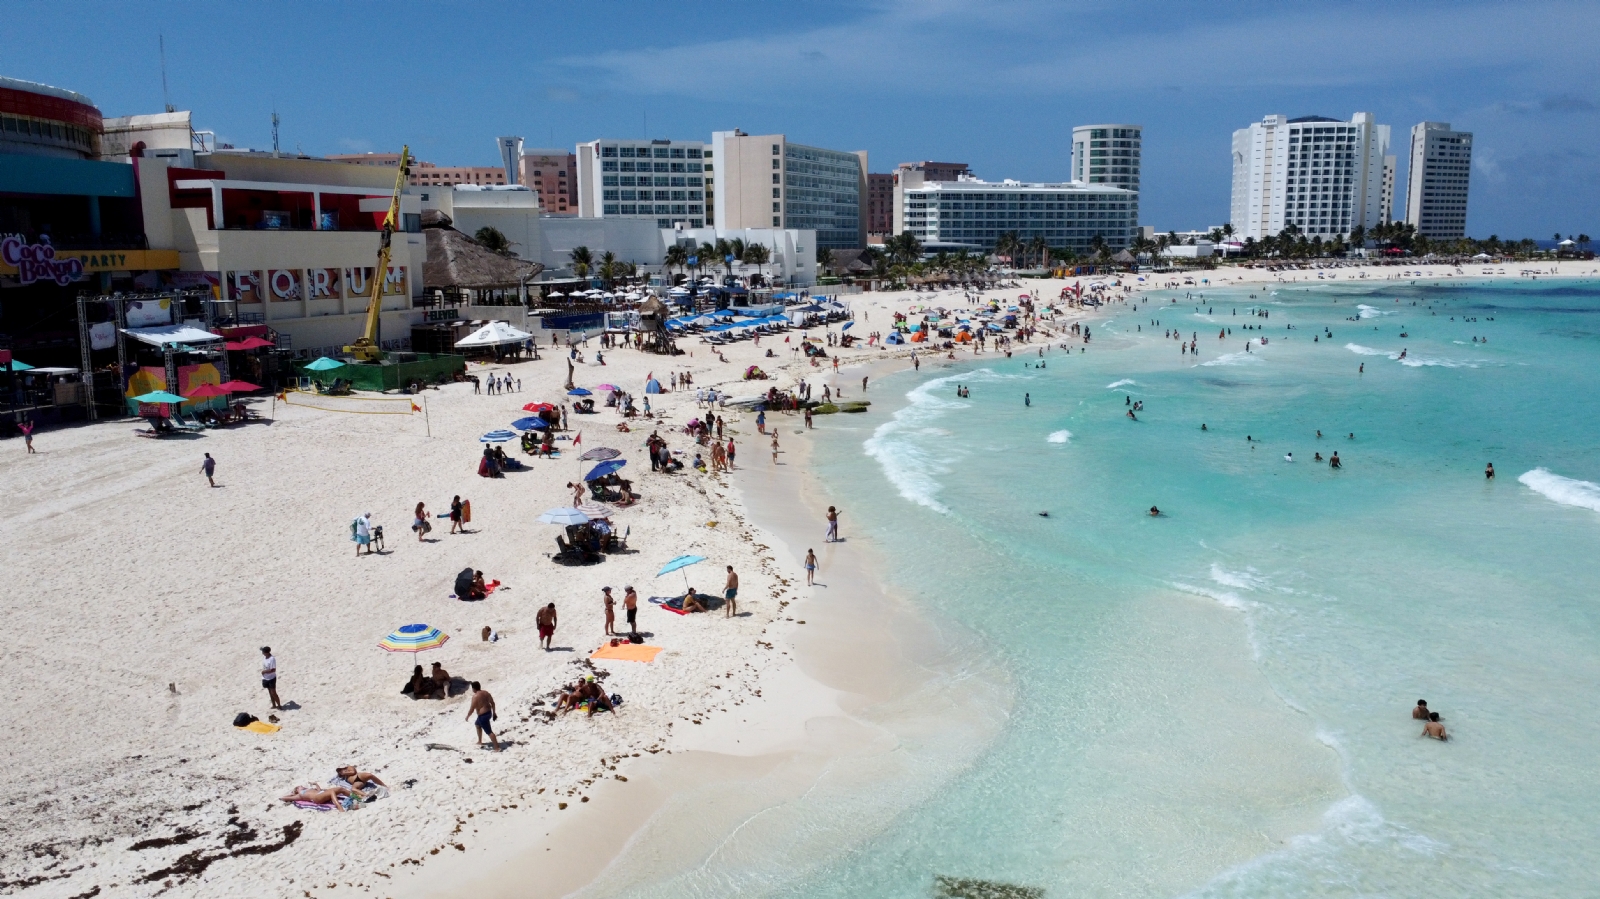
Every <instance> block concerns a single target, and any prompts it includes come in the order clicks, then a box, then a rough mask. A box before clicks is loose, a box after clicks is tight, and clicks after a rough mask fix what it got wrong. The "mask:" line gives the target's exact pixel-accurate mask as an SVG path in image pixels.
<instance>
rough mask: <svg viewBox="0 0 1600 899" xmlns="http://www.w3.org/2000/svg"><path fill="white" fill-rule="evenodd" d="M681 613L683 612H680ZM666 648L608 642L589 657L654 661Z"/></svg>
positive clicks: (625, 660)
mask: <svg viewBox="0 0 1600 899" xmlns="http://www.w3.org/2000/svg"><path fill="white" fill-rule="evenodd" d="M679 614H682V613H681V612H680V613H679ZM664 648H665V647H661V646H650V645H648V644H643V643H619V644H617V645H616V646H612V645H611V644H609V643H607V644H605V645H604V646H601V647H600V648H599V649H597V650H595V651H594V652H593V653H592V654H591V655H590V656H589V658H591V659H620V660H622V661H624V662H653V661H655V660H656V653H658V652H661V651H662V649H664Z"/></svg>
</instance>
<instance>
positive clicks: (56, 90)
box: [0, 75, 94, 106]
mask: <svg viewBox="0 0 1600 899" xmlns="http://www.w3.org/2000/svg"><path fill="white" fill-rule="evenodd" d="M0 87H4V88H10V89H11V90H14V91H26V92H28V93H30V94H42V95H44V96H46V97H57V98H59V99H62V100H71V101H72V102H74V103H82V104H83V105H85V106H93V105H94V101H93V100H91V99H89V98H88V97H85V96H84V95H83V94H80V93H78V92H77V91H69V90H67V89H66V88H64V87H51V86H50V85H48V84H40V83H39V82H37V81H23V80H22V79H21V78H7V77H6V76H4V75H0Z"/></svg>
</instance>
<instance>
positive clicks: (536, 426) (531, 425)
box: [511, 415, 550, 431]
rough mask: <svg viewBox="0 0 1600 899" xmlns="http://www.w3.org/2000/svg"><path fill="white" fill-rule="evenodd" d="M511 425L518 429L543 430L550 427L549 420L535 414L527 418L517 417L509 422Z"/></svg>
mask: <svg viewBox="0 0 1600 899" xmlns="http://www.w3.org/2000/svg"><path fill="white" fill-rule="evenodd" d="M511 426H512V427H513V428H516V429H517V430H519V431H543V430H544V429H546V428H548V427H550V422H548V421H545V420H544V419H542V418H540V417H539V416H537V415H530V416H528V417H527V418H519V419H517V420H516V421H514V422H512V423H511Z"/></svg>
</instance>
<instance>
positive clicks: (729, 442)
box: [717, 419, 737, 471]
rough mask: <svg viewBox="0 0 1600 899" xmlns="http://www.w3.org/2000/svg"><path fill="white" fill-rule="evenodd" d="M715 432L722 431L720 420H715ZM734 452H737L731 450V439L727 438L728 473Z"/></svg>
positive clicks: (731, 468) (730, 469)
mask: <svg viewBox="0 0 1600 899" xmlns="http://www.w3.org/2000/svg"><path fill="white" fill-rule="evenodd" d="M717 430H718V431H721V430H722V420H721V419H718V420H717ZM736 452H737V451H736V450H735V449H734V448H733V438H732V437H729V438H728V470H729V471H732V470H733V457H734V455H735V453H736Z"/></svg>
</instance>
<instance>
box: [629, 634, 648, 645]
mask: <svg viewBox="0 0 1600 899" xmlns="http://www.w3.org/2000/svg"><path fill="white" fill-rule="evenodd" d="M628 642H629V643H633V644H642V643H644V635H643V634H629V635H628Z"/></svg>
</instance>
